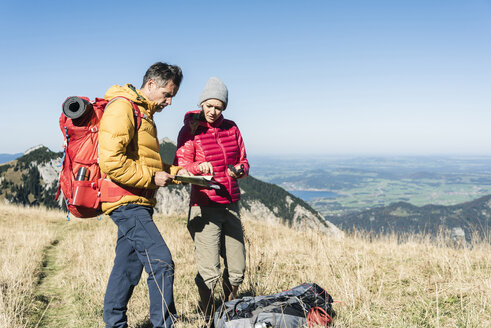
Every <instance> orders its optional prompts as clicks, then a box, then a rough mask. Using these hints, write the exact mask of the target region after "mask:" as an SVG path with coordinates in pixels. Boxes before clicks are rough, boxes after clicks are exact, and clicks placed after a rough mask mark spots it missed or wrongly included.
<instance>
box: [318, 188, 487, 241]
mask: <svg viewBox="0 0 491 328" xmlns="http://www.w3.org/2000/svg"><path fill="white" fill-rule="evenodd" d="M326 218H327V219H328V220H329V221H330V222H332V223H334V224H335V225H337V226H338V227H340V228H341V229H343V230H344V231H350V230H363V231H367V232H372V233H375V234H387V233H398V234H401V233H423V234H431V235H437V234H439V233H441V232H447V233H450V236H451V237H452V238H454V239H459V238H463V239H465V240H467V241H471V240H472V239H473V237H478V238H481V239H484V240H487V239H489V238H490V230H491V194H489V195H485V196H482V197H480V198H477V199H474V200H471V201H468V202H463V203H460V204H456V205H434V204H428V205H424V206H416V205H413V204H410V203H407V202H403V201H400V202H395V203H392V204H390V205H388V206H383V207H376V208H372V209H368V210H364V211H360V212H355V213H348V214H345V215H341V216H326Z"/></svg>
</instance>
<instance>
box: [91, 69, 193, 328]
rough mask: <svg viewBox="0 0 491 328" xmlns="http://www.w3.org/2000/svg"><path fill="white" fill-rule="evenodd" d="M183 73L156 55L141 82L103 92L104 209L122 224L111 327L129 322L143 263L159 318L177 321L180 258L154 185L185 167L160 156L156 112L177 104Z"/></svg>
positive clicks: (108, 298) (107, 305) (109, 302)
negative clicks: (156, 217) (162, 224)
mask: <svg viewBox="0 0 491 328" xmlns="http://www.w3.org/2000/svg"><path fill="white" fill-rule="evenodd" d="M181 80H182V72H181V69H180V68H179V67H178V66H173V65H168V64H165V63H161V62H158V63H155V64H154V65H152V66H151V67H150V68H149V69H148V70H147V72H146V74H145V76H144V78H143V84H142V87H141V89H140V90H137V89H136V88H135V87H133V86H132V85H131V84H126V85H125V86H118V85H115V86H112V87H111V88H109V90H108V91H107V93H106V95H105V98H106V99H107V100H108V101H110V102H109V104H108V105H107V106H106V108H105V111H104V115H103V117H102V120H101V123H100V130H99V165H100V168H101V172H102V173H103V174H106V175H107V177H106V180H104V182H103V186H102V187H101V190H102V197H103V200H105V202H103V203H102V209H103V211H104V213H106V214H109V215H110V216H111V219H112V220H113V221H114V223H116V225H117V226H118V240H117V245H116V257H115V259H114V266H113V269H112V272H111V275H110V277H109V282H108V284H107V290H106V295H105V298H104V313H103V318H104V322H105V323H106V327H118V328H120V327H128V324H127V317H126V310H127V304H128V301H129V299H130V297H131V294H132V292H133V289H134V287H135V286H136V285H137V284H138V282H139V280H140V276H141V273H142V270H143V268H145V271H146V272H147V273H148V279H147V283H148V292H149V296H150V320H151V322H152V324H153V326H154V327H167V328H168V327H173V325H174V321H175V319H176V309H175V305H174V296H173V281H174V277H173V275H174V263H173V261H172V256H171V253H170V251H169V249H168V247H167V245H166V243H165V241H164V239H163V238H162V236H161V234H160V232H159V230H158V229H157V227H156V225H155V223H154V222H153V219H152V214H153V207H154V206H155V203H156V200H155V191H156V190H157V189H158V188H159V187H162V186H167V185H169V184H170V183H174V182H173V178H174V174H177V173H179V174H187V171H185V170H183V169H181V168H180V167H178V166H170V165H167V164H165V163H163V162H162V160H161V157H160V154H159V142H158V139H157V130H156V127H155V123H154V120H153V116H154V114H155V113H156V112H161V111H162V110H163V109H164V108H165V107H166V106H169V105H170V104H171V102H172V98H173V97H174V96H175V95H176V93H177V91H178V89H179V85H180V83H181ZM135 105H136V106H138V110H135V108H134V106H135ZM138 112H140V113H138ZM139 120H141V122H140V124H138V121H139ZM138 125H139V126H138ZM108 190H110V192H108ZM104 193H107V194H106V195H105V194H104Z"/></svg>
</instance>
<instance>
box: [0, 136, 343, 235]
mask: <svg viewBox="0 0 491 328" xmlns="http://www.w3.org/2000/svg"><path fill="white" fill-rule="evenodd" d="M175 149H176V145H175V143H174V142H173V141H172V140H170V139H168V138H164V139H162V140H161V141H160V150H161V154H162V155H163V156H162V158H163V159H164V161H166V162H169V163H172V162H173V160H174V159H173V155H174V154H175ZM62 156H63V152H53V151H51V150H49V149H48V148H47V147H45V146H42V145H39V146H36V147H32V148H30V149H29V151H28V152H26V153H25V154H24V155H23V156H21V157H19V158H17V159H15V160H13V161H10V162H8V163H4V164H0V186H1V190H0V199H3V200H4V201H5V202H12V203H20V204H24V205H29V206H36V205H44V206H47V207H49V208H57V207H60V204H61V203H58V202H56V201H55V200H54V196H55V194H56V191H57V183H58V176H59V172H60V170H61V167H60V164H61V160H62ZM240 186H241V193H242V199H241V201H240V202H241V208H242V212H243V215H244V216H246V217H250V218H253V219H259V220H266V221H272V222H277V223H282V224H287V225H289V226H291V227H295V228H301V229H303V228H308V229H315V230H317V231H322V232H325V233H328V234H331V235H332V236H336V237H340V236H342V235H343V232H342V231H341V230H340V229H338V228H337V227H336V226H335V225H333V224H332V223H331V222H329V221H327V220H326V219H325V218H324V217H323V216H322V215H321V214H320V213H319V212H317V211H315V210H314V209H313V208H312V207H310V206H309V205H308V204H306V203H305V202H304V201H302V200H301V199H299V198H296V197H295V196H293V195H291V194H289V193H288V192H287V191H285V190H284V189H283V188H280V187H278V186H276V185H273V184H268V183H265V182H262V181H260V180H257V179H255V178H253V177H247V178H245V179H243V180H241V182H240ZM189 188H190V187H189V186H180V185H176V186H171V187H169V188H160V189H159V190H158V192H157V196H156V197H157V206H156V210H157V211H158V212H161V213H163V214H169V215H184V216H185V215H187V213H188V209H189V192H188V189H189Z"/></svg>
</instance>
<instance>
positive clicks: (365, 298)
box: [0, 206, 491, 328]
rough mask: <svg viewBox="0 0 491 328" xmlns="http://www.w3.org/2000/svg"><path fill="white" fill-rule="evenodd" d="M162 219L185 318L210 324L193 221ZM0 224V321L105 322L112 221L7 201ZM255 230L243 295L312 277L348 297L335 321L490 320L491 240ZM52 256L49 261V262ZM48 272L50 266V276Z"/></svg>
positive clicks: (144, 307) (139, 316)
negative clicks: (203, 311)
mask: <svg viewBox="0 0 491 328" xmlns="http://www.w3.org/2000/svg"><path fill="white" fill-rule="evenodd" d="M155 221H156V222H157V225H158V226H159V229H160V231H161V232H162V235H163V236H164V239H165V240H166V242H167V244H168V245H169V247H170V249H171V251H172V254H173V258H174V261H175V263H176V277H175V287H174V288H175V290H174V293H175V297H176V305H177V310H178V313H179V315H180V318H181V321H180V322H179V324H178V325H177V327H178V328H184V327H186V328H187V327H191V328H192V327H200V325H201V324H202V323H203V322H202V319H201V317H200V316H199V315H198V313H197V311H196V304H197V292H196V288H195V286H194V275H195V269H196V265H195V260H194V251H193V246H192V242H191V238H190V237H189V234H188V233H187V231H186V224H185V223H186V222H185V221H186V220H185V218H176V217H166V218H163V217H161V216H156V217H155ZM0 223H1V227H2V228H1V232H0V249H1V253H0V264H1V270H2V271H0V272H1V273H0V286H1V295H0V297H1V299H0V327H36V324H38V323H39V327H77V328H79V327H104V324H103V322H102V304H103V297H104V291H105V287H106V282H107V279H108V276H109V272H110V269H111V266H112V261H113V257H114V246H115V238H116V228H115V225H114V224H113V223H112V221H111V220H110V219H109V218H107V217H105V218H103V219H102V221H96V220H95V219H90V220H78V219H73V220H72V221H70V222H66V221H65V220H64V216H63V214H62V213H59V212H48V211H43V210H38V209H36V210H33V209H22V208H19V207H14V206H0ZM245 230H246V239H247V241H246V242H247V251H248V254H247V260H248V264H247V273H246V280H245V282H244V284H243V285H242V286H241V289H240V292H241V293H243V294H248V295H264V294H272V293H277V292H279V291H281V290H283V289H287V288H291V287H294V286H296V285H298V284H300V283H302V282H307V281H311V282H316V283H317V284H319V285H320V286H322V287H324V288H325V289H326V290H327V291H328V292H329V293H330V294H331V295H332V296H333V298H334V299H335V300H338V301H340V302H342V304H340V303H336V304H335V305H334V308H335V310H336V311H337V313H338V315H337V317H336V318H335V325H334V326H335V327H490V326H491V306H490V302H491V247H490V245H489V243H484V242H483V243H476V244H474V245H472V247H467V248H454V247H449V246H447V245H445V243H444V242H436V243H435V242H430V241H429V240H428V239H427V238H424V237H414V238H410V239H409V240H408V241H406V242H404V243H400V242H398V241H397V238H395V237H394V236H389V237H382V238H377V239H372V240H369V239H368V238H367V237H366V236H349V237H346V238H344V239H342V240H333V239H330V238H329V237H327V236H325V235H321V234H318V233H315V232H310V233H307V232H298V231H293V230H291V229H289V228H287V227H284V226H277V225H270V224H266V223H261V222H256V221H246V222H245ZM34 236H35V237H34ZM54 240H59V242H58V243H57V244H55V245H52V243H53V241H54ZM43 261H45V262H46V263H47V268H51V269H50V270H47V269H46V268H44V269H42V262H43ZM41 273H44V274H45V275H46V277H45V278H43V279H41V280H40V279H39V275H40V274H41ZM145 277H146V274H145V273H144V274H143V276H142V280H141V282H140V284H139V286H138V287H137V288H136V289H135V292H134V295H133V297H132V300H131V302H130V304H129V312H128V316H129V322H130V326H131V327H139V328H143V327H150V325H148V321H147V320H148V296H147V290H146V283H145ZM33 299H34V300H35V301H33V302H32V301H30V300H33ZM26 304H27V305H26ZM29 304H31V305H29ZM48 304H49V306H48ZM46 308H47V310H46ZM44 310H46V311H45V312H44Z"/></svg>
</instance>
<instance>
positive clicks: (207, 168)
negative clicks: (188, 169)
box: [198, 162, 213, 175]
mask: <svg viewBox="0 0 491 328" xmlns="http://www.w3.org/2000/svg"><path fill="white" fill-rule="evenodd" d="M198 168H199V170H200V171H201V173H203V174H208V175H213V166H212V165H211V163H210V162H203V163H200V164H199V165H198Z"/></svg>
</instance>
